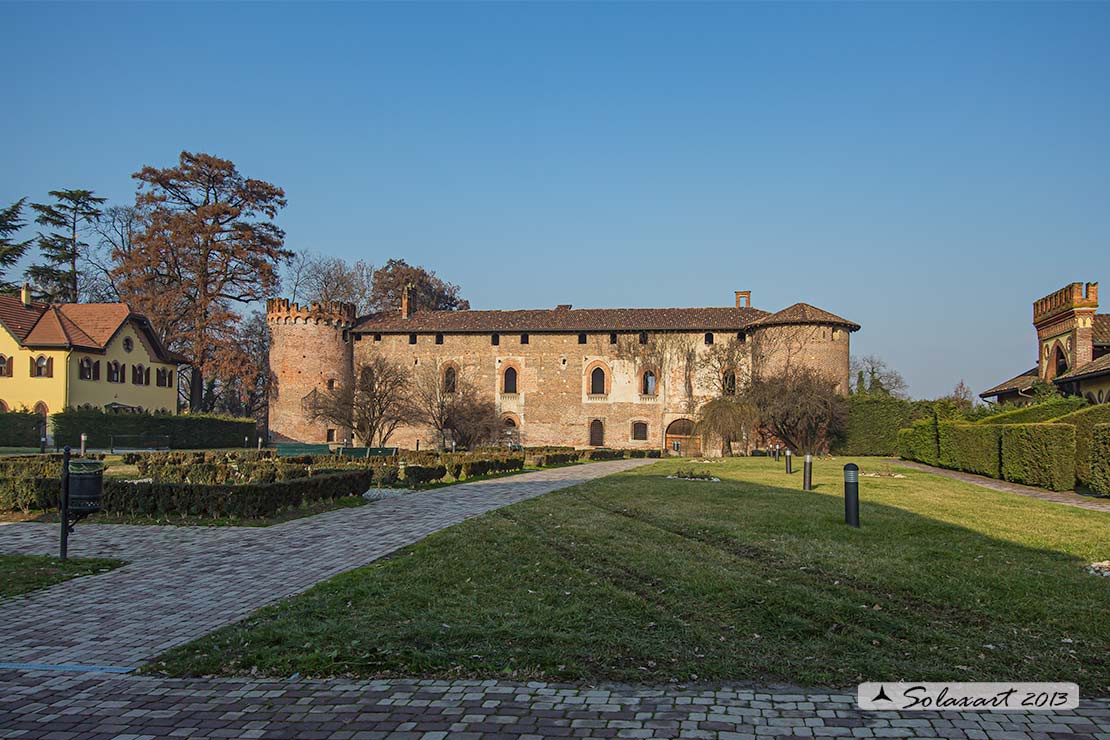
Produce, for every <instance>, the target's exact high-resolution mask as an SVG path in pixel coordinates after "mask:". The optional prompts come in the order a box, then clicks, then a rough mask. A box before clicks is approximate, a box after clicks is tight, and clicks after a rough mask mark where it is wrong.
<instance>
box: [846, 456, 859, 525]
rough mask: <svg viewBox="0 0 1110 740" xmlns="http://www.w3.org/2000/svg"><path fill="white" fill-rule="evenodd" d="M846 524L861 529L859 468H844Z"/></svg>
mask: <svg viewBox="0 0 1110 740" xmlns="http://www.w3.org/2000/svg"><path fill="white" fill-rule="evenodd" d="M844 523H845V524H847V525H848V526H849V527H859V466H858V465H856V464H855V463H848V464H847V465H845V466H844Z"/></svg>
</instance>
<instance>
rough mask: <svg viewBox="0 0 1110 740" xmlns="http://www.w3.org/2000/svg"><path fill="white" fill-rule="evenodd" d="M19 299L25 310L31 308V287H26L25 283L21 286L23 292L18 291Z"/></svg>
mask: <svg viewBox="0 0 1110 740" xmlns="http://www.w3.org/2000/svg"><path fill="white" fill-rule="evenodd" d="M19 297H20V299H21V300H22V301H23V305H24V306H26V307H27V308H30V307H31V286H30V285H28V284H27V283H24V284H23V290H21V291H20V293H19Z"/></svg>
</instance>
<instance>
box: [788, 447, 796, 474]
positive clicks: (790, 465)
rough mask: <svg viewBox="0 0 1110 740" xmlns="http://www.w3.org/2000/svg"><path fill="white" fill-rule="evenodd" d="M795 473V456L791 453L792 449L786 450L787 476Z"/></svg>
mask: <svg viewBox="0 0 1110 740" xmlns="http://www.w3.org/2000/svg"><path fill="white" fill-rule="evenodd" d="M793 472H794V455H793V454H792V453H791V452H790V448H789V447H787V448H786V474H787V475H790V474H791V473H793Z"/></svg>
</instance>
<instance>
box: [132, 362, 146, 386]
mask: <svg viewBox="0 0 1110 740" xmlns="http://www.w3.org/2000/svg"><path fill="white" fill-rule="evenodd" d="M145 369H146V368H144V367H143V366H142V365H133V366H132V367H131V384H132V385H145V384H144V383H143V381H144V380H146V372H145Z"/></svg>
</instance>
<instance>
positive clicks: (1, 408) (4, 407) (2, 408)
mask: <svg viewBox="0 0 1110 740" xmlns="http://www.w3.org/2000/svg"><path fill="white" fill-rule="evenodd" d="M0 413H3V414H6V413H8V404H6V403H4V402H3V401H0Z"/></svg>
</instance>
